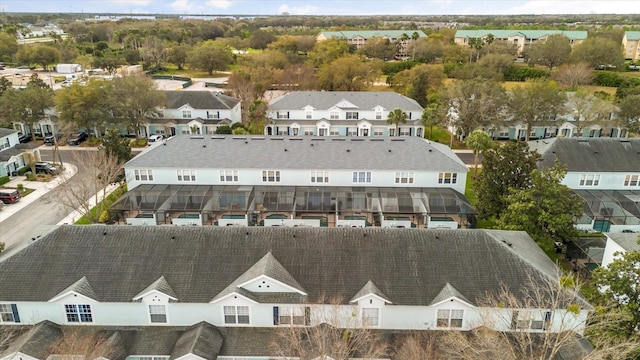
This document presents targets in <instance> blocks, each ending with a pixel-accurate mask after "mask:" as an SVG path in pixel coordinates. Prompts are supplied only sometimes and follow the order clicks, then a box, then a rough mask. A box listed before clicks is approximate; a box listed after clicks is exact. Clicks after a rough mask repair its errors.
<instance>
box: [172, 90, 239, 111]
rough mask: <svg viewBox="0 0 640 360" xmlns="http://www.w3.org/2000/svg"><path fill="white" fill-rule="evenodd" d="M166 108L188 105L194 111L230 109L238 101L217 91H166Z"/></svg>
mask: <svg viewBox="0 0 640 360" xmlns="http://www.w3.org/2000/svg"><path fill="white" fill-rule="evenodd" d="M165 93H166V95H167V108H168V109H178V108H180V107H181V106H184V105H186V104H189V106H191V107H192V108H194V109H204V110H211V109H232V108H233V107H234V106H236V105H237V104H238V103H239V102H240V100H238V99H236V98H233V97H231V96H227V95H224V94H222V93H220V92H217V91H166V92H165Z"/></svg>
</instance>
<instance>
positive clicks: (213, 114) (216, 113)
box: [207, 110, 220, 119]
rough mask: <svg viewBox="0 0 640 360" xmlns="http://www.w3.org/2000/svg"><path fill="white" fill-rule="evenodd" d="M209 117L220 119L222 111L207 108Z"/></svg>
mask: <svg viewBox="0 0 640 360" xmlns="http://www.w3.org/2000/svg"><path fill="white" fill-rule="evenodd" d="M207 119H220V111H211V112H209V111H208V110H207Z"/></svg>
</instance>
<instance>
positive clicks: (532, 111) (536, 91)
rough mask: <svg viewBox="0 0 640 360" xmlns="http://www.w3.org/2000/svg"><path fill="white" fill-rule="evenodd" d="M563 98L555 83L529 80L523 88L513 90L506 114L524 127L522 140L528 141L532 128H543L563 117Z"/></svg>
mask: <svg viewBox="0 0 640 360" xmlns="http://www.w3.org/2000/svg"><path fill="white" fill-rule="evenodd" d="M565 98H566V97H565V94H564V93H563V92H562V91H560V89H558V87H557V86H556V83H555V82H553V81H549V80H540V79H538V80H530V81H528V82H527V83H526V84H525V85H524V86H516V87H515V88H513V89H512V90H511V96H510V97H509V101H508V112H509V115H511V118H512V119H517V120H520V121H521V122H522V123H523V124H524V125H525V131H526V134H525V137H524V139H523V140H526V141H529V135H530V134H531V130H532V129H533V127H534V126H544V125H546V124H547V123H548V122H549V121H550V120H552V119H555V118H556V116H559V115H563V114H564V112H565V109H564V101H565Z"/></svg>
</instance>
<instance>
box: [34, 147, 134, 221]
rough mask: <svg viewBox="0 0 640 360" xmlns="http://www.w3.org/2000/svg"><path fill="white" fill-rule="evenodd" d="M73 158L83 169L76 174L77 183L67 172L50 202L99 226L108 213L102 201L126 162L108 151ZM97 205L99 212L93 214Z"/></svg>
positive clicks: (83, 153)
mask: <svg viewBox="0 0 640 360" xmlns="http://www.w3.org/2000/svg"><path fill="white" fill-rule="evenodd" d="M72 156H74V157H75V160H76V161H75V163H76V164H78V167H80V168H81V169H79V171H78V172H77V173H76V174H75V175H74V176H75V178H74V181H68V180H69V179H68V178H66V177H67V175H66V174H65V173H63V175H60V176H61V177H62V178H63V180H64V181H63V182H62V183H61V184H60V185H59V186H58V187H56V189H55V190H54V191H53V196H52V197H51V198H49V199H48V200H47V201H52V202H55V203H58V204H61V205H62V206H64V207H66V208H68V209H71V210H76V211H77V212H78V213H79V214H80V216H82V217H84V218H85V219H87V221H89V222H90V223H92V224H95V223H98V222H99V220H100V217H101V215H102V213H103V212H104V211H106V210H107V207H106V205H105V204H104V203H103V202H102V201H100V200H102V199H103V198H104V197H105V195H106V191H107V188H108V187H109V185H111V184H113V183H115V182H117V179H118V178H120V176H121V174H122V163H120V162H119V161H118V159H117V157H115V156H111V155H109V154H107V152H106V151H82V152H80V153H74V154H73V155H72ZM92 199H93V202H92ZM94 206H95V210H93V211H92V209H93V208H94ZM76 220H77V219H76Z"/></svg>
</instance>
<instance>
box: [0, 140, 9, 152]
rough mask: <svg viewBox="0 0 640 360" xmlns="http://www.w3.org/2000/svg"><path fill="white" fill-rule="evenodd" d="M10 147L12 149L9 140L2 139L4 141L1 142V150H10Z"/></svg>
mask: <svg viewBox="0 0 640 360" xmlns="http://www.w3.org/2000/svg"><path fill="white" fill-rule="evenodd" d="M10 147H11V144H10V143H9V138H5V139H2V141H0V150H3V149H8V148H10Z"/></svg>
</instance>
